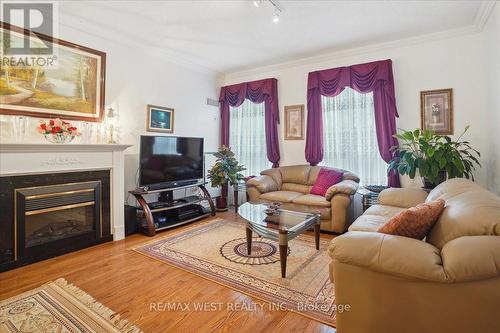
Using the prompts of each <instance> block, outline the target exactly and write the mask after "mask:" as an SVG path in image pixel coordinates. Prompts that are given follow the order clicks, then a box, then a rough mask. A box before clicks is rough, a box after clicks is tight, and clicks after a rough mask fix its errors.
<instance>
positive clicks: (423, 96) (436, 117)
mask: <svg viewBox="0 0 500 333" xmlns="http://www.w3.org/2000/svg"><path fill="white" fill-rule="evenodd" d="M420 121H421V127H422V130H431V131H432V132H434V133H436V134H441V135H451V134H453V90H452V89H439V90H427V91H421V92H420Z"/></svg>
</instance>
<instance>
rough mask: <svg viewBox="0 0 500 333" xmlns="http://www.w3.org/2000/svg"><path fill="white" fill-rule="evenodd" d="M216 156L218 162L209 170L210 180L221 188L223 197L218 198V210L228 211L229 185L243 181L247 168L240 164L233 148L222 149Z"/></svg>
mask: <svg viewBox="0 0 500 333" xmlns="http://www.w3.org/2000/svg"><path fill="white" fill-rule="evenodd" d="M214 156H215V157H216V161H215V164H214V165H213V166H212V168H211V169H210V170H208V178H209V179H210V181H211V183H212V186H213V187H219V186H220V187H221V195H220V196H219V197H217V198H216V207H217V209H218V210H226V209H227V194H228V185H233V186H234V185H236V184H237V183H238V181H239V180H241V179H243V174H242V173H241V171H243V170H246V168H245V167H243V166H242V165H241V164H239V163H238V161H237V160H236V158H235V157H234V153H233V152H232V151H231V148H229V147H227V146H224V145H223V146H222V147H220V148H219V151H218V152H217V153H215V154H214Z"/></svg>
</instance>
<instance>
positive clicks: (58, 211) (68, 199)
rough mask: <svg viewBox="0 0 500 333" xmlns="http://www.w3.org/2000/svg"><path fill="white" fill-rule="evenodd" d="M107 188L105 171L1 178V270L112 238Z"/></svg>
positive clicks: (107, 177)
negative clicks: (2, 228)
mask: <svg viewBox="0 0 500 333" xmlns="http://www.w3.org/2000/svg"><path fill="white" fill-rule="evenodd" d="M109 184H110V174H109V170H102V171H85V172H77V173H76V172H72V173H59V174H58V173H56V174H46V175H25V176H14V177H1V178H0V186H2V190H1V193H0V194H1V197H0V199H2V203H0V209H1V210H2V211H6V212H7V215H10V218H9V216H3V217H0V222H2V225H3V226H7V225H9V223H8V221H7V220H8V219H10V220H11V221H12V223H10V225H11V228H7V230H6V231H7V232H2V233H0V270H5V269H9V268H11V267H15V266H19V265H23V264H27V263H31V262H35V261H39V260H43V259H46V258H50V257H54V256H57V255H60V254H63V253H67V252H71V251H75V250H78V249H82V248H85V247H88V246H91V245H95V244H98V243H101V242H103V241H107V240H111V230H110V185H109ZM4 188H5V190H4ZM4 199H5V200H4ZM8 201H10V204H9V203H8ZM9 206H10V207H11V208H10V210H9V209H8V208H9ZM9 212H10V214H9ZM1 220H3V221H1Z"/></svg>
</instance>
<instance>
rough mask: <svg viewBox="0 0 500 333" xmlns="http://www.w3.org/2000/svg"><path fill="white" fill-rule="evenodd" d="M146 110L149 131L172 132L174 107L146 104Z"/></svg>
mask: <svg viewBox="0 0 500 333" xmlns="http://www.w3.org/2000/svg"><path fill="white" fill-rule="evenodd" d="M147 112H148V116H147V119H148V123H147V125H146V129H147V130H148V131H149V132H163V133H174V109H172V108H165V107H162V106H156V105H150V104H148V106H147Z"/></svg>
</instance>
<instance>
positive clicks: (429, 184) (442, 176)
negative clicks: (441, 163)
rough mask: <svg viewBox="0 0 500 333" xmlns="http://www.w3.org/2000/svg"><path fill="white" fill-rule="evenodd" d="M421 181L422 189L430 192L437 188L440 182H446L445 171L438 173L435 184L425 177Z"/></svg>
mask: <svg viewBox="0 0 500 333" xmlns="http://www.w3.org/2000/svg"><path fill="white" fill-rule="evenodd" d="M422 180H423V182H424V188H425V189H429V190H432V189H433V188H435V187H436V186H438V185H439V184H441V183H442V182H444V181H445V180H446V171H440V172H439V175H438V179H437V181H436V183H433V182H431V181H429V180H428V179H427V178H425V177H422Z"/></svg>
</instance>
